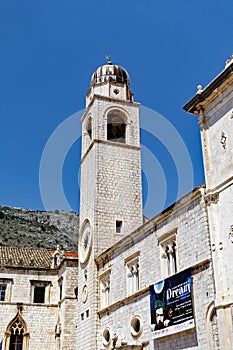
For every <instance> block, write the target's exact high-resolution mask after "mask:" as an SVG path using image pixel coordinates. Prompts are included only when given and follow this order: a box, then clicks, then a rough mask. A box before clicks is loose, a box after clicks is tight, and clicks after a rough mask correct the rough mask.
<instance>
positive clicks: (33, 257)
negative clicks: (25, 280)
mask: <svg viewBox="0 0 233 350" xmlns="http://www.w3.org/2000/svg"><path fill="white" fill-rule="evenodd" d="M0 266H9V267H10V266H17V267H30V268H51V254H50V252H49V251H48V250H47V249H32V248H15V247H3V246H0Z"/></svg>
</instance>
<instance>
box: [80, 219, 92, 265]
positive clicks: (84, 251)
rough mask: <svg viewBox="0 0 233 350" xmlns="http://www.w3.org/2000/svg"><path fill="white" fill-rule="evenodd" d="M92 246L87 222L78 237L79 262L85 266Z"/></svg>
mask: <svg viewBox="0 0 233 350" xmlns="http://www.w3.org/2000/svg"><path fill="white" fill-rule="evenodd" d="M91 244H92V232H91V226H90V223H89V221H86V222H85V224H84V225H83V228H82V230H81V232H80V237H79V260H80V262H81V263H82V264H85V263H86V262H87V260H88V258H89V255H90V252H91Z"/></svg>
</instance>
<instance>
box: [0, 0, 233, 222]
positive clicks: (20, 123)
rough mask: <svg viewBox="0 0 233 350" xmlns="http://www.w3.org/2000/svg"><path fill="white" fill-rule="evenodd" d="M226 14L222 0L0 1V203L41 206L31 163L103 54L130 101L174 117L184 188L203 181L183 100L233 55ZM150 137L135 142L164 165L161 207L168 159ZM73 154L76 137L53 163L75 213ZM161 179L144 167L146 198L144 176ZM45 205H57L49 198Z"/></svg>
mask: <svg viewBox="0 0 233 350" xmlns="http://www.w3.org/2000/svg"><path fill="white" fill-rule="evenodd" d="M232 17H233V3H232V1H229V0H226V1H224V2H222V3H220V2H217V1H215V2H213V1H209V0H206V1H200V0H195V1H192V0H191V1H187V0H186V1H184V0H180V1H179V2H174V1H163V2H162V1H155V0H142V1H131V0H128V1H122V0H118V1H117V2H111V1H109V0H108V1H105V0H104V1H102V0H100V1H93V0H90V1H84V0H79V1H77V0H40V1H32V0H20V1H19V0H0V52H1V54H0V117H1V128H0V143H1V145H0V146H1V148H0V149H1V176H0V179H1V181H0V204H1V205H10V206H16V207H25V208H30V209H43V208H44V205H43V203H42V200H41V195H40V186H39V168H40V161H41V156H42V153H43V150H44V148H45V145H46V143H47V141H48V139H49V138H50V136H51V134H52V133H53V132H54V130H56V128H57V127H58V126H59V125H60V124H61V123H62V122H63V121H64V120H66V119H67V118H68V117H69V116H71V115H73V114H74V113H75V112H78V111H80V110H82V109H83V108H85V94H86V93H87V92H88V89H89V82H90V76H91V74H92V72H93V71H94V70H95V69H96V68H97V67H98V66H99V65H102V64H104V63H105V61H106V60H105V56H106V55H107V54H111V58H112V61H113V63H116V64H119V65H122V66H123V67H125V68H126V70H127V71H128V72H129V75H130V78H131V88H132V91H133V92H134V94H135V100H136V101H138V102H141V104H142V105H143V106H146V107H148V108H150V109H152V110H154V111H157V112H158V113H160V114H161V115H162V116H163V117H165V118H166V120H168V121H169V122H170V123H172V124H173V126H174V128H175V130H176V131H177V132H178V133H179V135H180V136H181V138H182V140H183V141H184V143H185V145H186V147H187V149H188V151H189V154H190V157H191V160H192V166H193V171H194V181H193V187H195V186H198V185H200V184H202V183H203V182H204V178H203V170H202V158H201V150H200V138H199V128H198V125H197V119H196V118H195V117H194V116H191V115H187V114H186V113H185V112H184V111H183V110H182V106H183V105H184V104H185V103H186V102H187V101H188V100H189V99H190V98H191V97H193V95H194V94H195V92H196V86H197V85H198V84H199V83H200V84H202V85H203V86H205V85H206V84H208V83H209V82H210V81H211V80H212V79H213V78H214V77H215V76H216V75H217V74H218V73H219V72H220V71H221V70H222V69H223V68H224V65H225V61H226V59H227V58H229V57H230V55H231V54H232V53H233V45H232V38H233V26H232V22H233V21H232V20H233V18H232ZM151 122H152V123H153V122H154V121H153V120H152V121H151ZM77 127H78V126H77ZM153 136H154V134H152V135H150V134H148V133H146V132H145V131H143V132H142V143H143V144H144V146H145V147H146V148H147V149H149V150H150V151H151V152H152V153H153V154H154V157H155V158H156V159H157V160H158V163H159V164H160V166H161V168H162V169H163V172H164V177H165V180H166V182H167V192H168V194H167V197H166V201H165V203H164V206H167V205H169V204H171V203H172V202H173V201H175V200H176V199H177V196H178V194H177V192H178V191H177V188H176V187H177V181H178V180H177V175H176V173H175V171H176V169H175V168H176V166H174V164H173V165H171V167H169V166H168V165H169V159H170V158H172V156H171V155H169V152H168V151H167V149H166V145H164V144H161V142H159V141H158V140H157V139H156V137H153ZM174 147H175V146H174ZM79 154H80V142H79V141H78V140H77V142H75V143H74V144H73V146H72V147H71V148H70V150H69V152H68V154H67V156H66V158H65V159H64V166H63V169H62V178H63V187H64V193H65V196H66V198H67V201H68V202H69V206H70V208H71V209H72V210H74V211H79V200H78V185H77V173H78V168H79ZM170 163H172V161H171V162H170ZM173 163H174V162H173ZM152 165H153V164H152ZM152 168H153V167H152ZM155 168H156V167H155ZM48 176H49V174H48ZM187 176H188V174H187ZM160 178H161V176H156V174H155V178H154V179H152V180H151V179H149V180H148V179H147V175H146V174H144V197H145V198H146V197H147V196H148V191H149V188H150V186H151V184H150V186H149V187H148V183H147V182H148V181H149V182H150V181H154V183H155V188H156V187H157V188H159V187H160V184H159V179H160ZM190 190H191V188H190ZM54 196H55V198H56V193H55V192H54ZM158 197H159V196H158ZM145 198H144V202H145V201H146V199H145ZM157 200H159V198H156V192H155V197H154V198H153V200H152V201H151V202H150V209H148V210H147V212H146V213H145V214H147V215H148V216H152V215H153V214H154V213H155V212H156V209H155V210H154V209H153V201H154V202H156V201H157ZM47 209H48V208H47ZM52 209H65V208H62V204H61V203H60V202H59V200H57V208H52Z"/></svg>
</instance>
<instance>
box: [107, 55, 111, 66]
mask: <svg viewBox="0 0 233 350" xmlns="http://www.w3.org/2000/svg"><path fill="white" fill-rule="evenodd" d="M106 60H108V61H107V64H112V62H111V56H110V55H107V56H106Z"/></svg>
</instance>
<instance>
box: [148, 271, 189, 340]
mask: <svg viewBox="0 0 233 350" xmlns="http://www.w3.org/2000/svg"><path fill="white" fill-rule="evenodd" d="M150 313H151V331H152V337H153V338H159V337H163V336H165V335H169V334H174V333H177V332H180V331H183V330H186V329H190V328H193V327H194V326H195V325H194V316H193V306H192V279H191V271H190V269H187V270H185V271H182V272H180V273H177V274H175V275H173V276H171V277H168V278H166V279H165V280H162V281H160V282H158V283H155V284H153V285H151V286H150Z"/></svg>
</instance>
